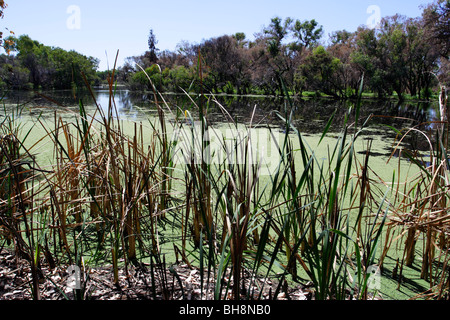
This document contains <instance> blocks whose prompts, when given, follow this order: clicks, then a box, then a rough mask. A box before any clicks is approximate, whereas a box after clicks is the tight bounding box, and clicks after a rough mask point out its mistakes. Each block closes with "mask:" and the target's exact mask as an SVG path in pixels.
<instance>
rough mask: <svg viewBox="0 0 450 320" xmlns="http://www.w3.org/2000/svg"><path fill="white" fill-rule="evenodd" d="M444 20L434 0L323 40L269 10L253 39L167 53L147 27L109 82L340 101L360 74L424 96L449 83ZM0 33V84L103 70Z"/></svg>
mask: <svg viewBox="0 0 450 320" xmlns="http://www.w3.org/2000/svg"><path fill="white" fill-rule="evenodd" d="M448 21H450V0H435V2H434V3H431V4H429V5H428V6H426V7H425V8H424V9H423V13H422V15H421V17H418V18H408V17H405V16H400V15H395V16H391V17H385V18H383V19H382V20H381V22H380V24H379V26H378V27H377V28H375V29H370V28H368V27H366V26H361V27H359V28H358V29H357V30H356V31H355V32H348V31H346V30H340V31H335V32H333V33H332V34H330V35H329V38H328V41H327V43H324V42H323V40H322V39H323V34H324V32H323V28H322V26H321V25H320V24H319V23H318V22H317V21H316V20H314V19H312V20H306V21H300V20H298V19H293V18H285V19H282V18H280V17H274V18H272V19H271V21H270V23H269V24H268V25H267V26H265V27H263V28H262V30H260V31H259V32H257V33H255V35H254V40H251V41H250V40H248V39H247V37H246V35H245V34H244V33H236V34H233V35H222V36H219V37H214V38H211V39H207V40H204V41H202V42H201V43H199V44H197V43H194V44H192V43H189V42H186V41H182V42H181V43H179V44H178V45H177V47H176V49H175V50H173V51H170V50H165V51H160V50H159V49H158V48H157V43H158V41H157V39H156V35H155V34H154V33H153V30H150V34H149V37H148V50H147V51H146V52H145V53H144V54H142V55H139V56H134V57H129V58H127V59H126V62H125V64H124V65H123V66H121V67H119V68H118V69H117V72H116V77H117V78H116V80H117V81H119V82H121V83H124V84H126V85H127V86H128V87H129V88H130V89H131V90H152V89H153V87H152V85H154V86H155V87H156V89H158V90H160V91H171V92H182V91H193V92H200V90H201V89H204V90H205V91H210V92H213V93H229V94H267V95H283V94H284V92H285V90H288V91H289V92H291V93H292V94H295V95H302V93H304V92H306V91H308V92H313V93H315V94H326V95H329V96H333V97H336V98H348V97H354V96H355V95H356V93H357V91H358V87H359V83H360V80H361V78H362V77H363V76H364V86H365V87H364V90H365V91H366V92H372V93H373V94H375V95H376V96H378V97H380V98H384V97H389V96H391V95H392V94H394V93H395V94H396V95H397V96H398V97H399V98H400V99H401V98H403V97H404V96H405V95H406V94H409V95H411V96H414V97H417V98H420V99H423V98H429V97H430V96H431V94H432V90H433V89H434V88H436V86H437V85H438V83H441V84H447V85H448V84H449V82H450V75H449V70H450V63H449V51H450V48H449V46H450V45H449V43H450V41H449V39H450V30H449V29H450V27H449V24H448ZM0 39H1V38H0ZM4 40H5V41H3V43H2V44H1V45H2V46H3V47H4V48H5V50H6V52H8V53H9V52H13V53H15V54H13V55H10V54H3V55H0V88H2V87H3V88H12V89H68V88H73V87H74V86H78V87H82V86H84V85H85V83H84V79H83V77H82V76H81V73H83V74H84V75H85V76H86V79H87V80H88V81H89V82H90V83H91V84H94V85H95V84H99V83H100V82H101V81H102V80H104V79H106V78H107V76H108V72H99V71H97V68H98V63H99V61H98V60H97V59H95V58H93V57H86V56H84V55H82V54H79V53H77V52H75V51H65V50H63V49H61V48H55V47H49V46H46V45H44V44H41V43H39V42H38V41H36V40H32V39H31V38H30V37H28V36H26V35H22V36H20V37H18V38H16V37H15V36H10V37H8V38H6V39H4ZM142 70H145V72H144V71H142ZM147 76H149V77H150V78H151V80H152V83H150V82H149V81H148V77H147ZM200 86H202V88H200Z"/></svg>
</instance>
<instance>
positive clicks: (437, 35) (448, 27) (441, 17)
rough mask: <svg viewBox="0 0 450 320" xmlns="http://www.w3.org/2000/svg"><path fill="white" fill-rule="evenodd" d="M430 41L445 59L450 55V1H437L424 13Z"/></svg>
mask: <svg viewBox="0 0 450 320" xmlns="http://www.w3.org/2000/svg"><path fill="white" fill-rule="evenodd" d="M422 17H423V19H424V22H425V27H426V28H427V31H428V40H430V41H431V42H432V43H434V44H435V45H437V46H438V48H439V52H440V53H441V55H442V56H443V57H445V58H446V59H449V54H450V23H449V21H450V0H436V1H435V2H434V3H432V4H430V5H429V6H428V7H427V8H425V10H424V11H423V14H422Z"/></svg>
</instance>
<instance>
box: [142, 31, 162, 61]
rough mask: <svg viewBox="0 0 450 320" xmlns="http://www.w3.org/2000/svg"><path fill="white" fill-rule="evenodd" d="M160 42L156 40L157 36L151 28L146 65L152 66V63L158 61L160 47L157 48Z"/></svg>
mask: <svg viewBox="0 0 450 320" xmlns="http://www.w3.org/2000/svg"><path fill="white" fill-rule="evenodd" d="M157 44H158V41H157V40H156V36H155V34H154V33H153V29H150V34H149V36H148V51H147V52H146V53H145V57H146V61H145V62H146V65H145V66H146V67H149V66H151V65H152V64H155V63H157V62H158V54H157V53H158V51H159V49H158V48H156V45H157Z"/></svg>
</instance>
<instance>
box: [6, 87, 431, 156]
mask: <svg viewBox="0 0 450 320" xmlns="http://www.w3.org/2000/svg"><path fill="white" fill-rule="evenodd" d="M93 95H94V97H95V101H96V102H97V104H98V105H99V106H100V108H101V110H103V111H104V112H107V110H108V107H109V105H110V104H111V105H113V106H115V108H114V110H117V114H118V116H119V118H121V119H126V120H132V121H145V120H146V119H148V118H149V117H152V116H154V115H155V114H156V104H155V101H154V100H155V98H154V96H153V94H151V93H137V92H130V91H128V90H117V91H116V93H115V95H114V99H113V100H111V101H110V97H109V91H108V90H96V91H94V92H93ZM46 97H48V98H50V99H48V98H46ZM157 98H158V101H159V102H160V105H162V106H163V107H165V104H164V102H163V101H166V102H167V106H168V107H170V109H171V112H172V113H173V114H174V115H178V116H180V117H184V110H191V111H192V115H194V116H195V115H196V114H197V112H196V111H194V110H196V109H197V108H195V104H198V103H199V97H198V96H195V95H191V96H190V97H188V96H186V95H184V94H179V95H164V96H163V97H157ZM214 99H217V101H214ZM80 101H82V103H83V105H84V106H85V107H86V111H87V113H88V114H91V115H92V114H94V112H95V110H96V107H95V105H94V99H93V98H92V96H91V94H90V93H89V92H84V93H82V94H78V95H74V94H73V92H72V91H70V90H69V91H52V92H44V93H42V94H41V95H39V94H37V93H33V92H10V93H8V94H7V95H6V98H5V99H4V100H3V101H2V102H3V103H4V105H5V106H6V107H7V108H6V109H7V110H8V108H12V107H16V106H24V108H26V110H29V113H30V114H32V115H36V114H42V115H43V116H45V115H46V114H48V115H51V116H53V114H54V111H55V110H57V112H60V113H67V112H68V113H70V112H74V113H78V108H79V103H80ZM218 104H220V105H222V106H223V107H224V108H225V109H226V111H227V113H228V114H227V115H225V113H224V112H223V110H222V109H221V108H220V107H219V106H218ZM293 104H294V110H292V111H293V112H292V122H293V124H294V125H295V127H296V128H297V129H298V130H299V131H300V132H302V133H304V134H306V135H308V134H318V133H321V132H322V131H323V129H324V127H325V125H326V123H327V122H328V120H329V118H330V116H331V115H332V113H333V112H335V111H336V114H335V117H334V120H333V123H332V126H331V128H330V132H338V131H340V130H341V129H342V123H343V121H344V118H345V117H346V116H347V115H348V109H349V107H350V106H353V107H354V105H355V103H354V102H348V101H335V100H328V99H317V98H313V99H293ZM205 107H207V108H208V119H209V121H210V122H211V123H218V122H229V121H230V117H231V118H232V119H233V120H234V121H236V122H240V123H250V121H252V125H253V126H259V125H267V124H269V125H273V126H279V128H280V130H283V126H282V124H283V122H282V121H281V120H280V117H279V116H278V115H277V114H280V115H282V116H285V115H286V113H287V114H288V115H289V114H290V112H291V108H290V106H289V105H288V103H287V100H285V99H281V98H278V99H277V98H268V97H255V96H251V97H249V96H245V97H242V96H214V97H213V96H208V99H207V100H206V101H205ZM436 110H437V103H426V102H418V103H409V102H408V103H398V102H396V101H376V100H363V103H362V107H361V116H360V120H359V124H361V123H362V122H363V121H364V120H365V119H367V117H369V115H371V114H372V115H375V117H374V118H373V119H372V120H371V122H370V125H371V127H372V129H373V130H372V131H370V133H368V134H380V135H383V134H386V132H387V131H389V130H390V129H388V127H387V126H384V125H389V126H392V127H394V128H397V129H402V128H410V127H413V126H416V125H419V124H423V125H421V126H420V127H418V128H419V129H421V130H430V129H433V124H430V123H429V122H430V121H434V120H436V116H437V114H436ZM3 112H4V111H3V110H2V111H1V112H0V114H1V113H3ZM25 113H26V112H25ZM114 115H115V112H114ZM352 121H354V112H352V113H351V114H350V115H349V122H348V123H352ZM382 124H383V125H382ZM390 133H391V134H392V130H390ZM416 136H417V137H415V136H414V135H411V137H409V140H408V141H407V142H408V143H409V144H412V145H411V146H412V147H413V148H414V149H416V148H417V149H422V148H424V146H422V145H421V144H423V141H422V140H421V138H420V137H419V135H416Z"/></svg>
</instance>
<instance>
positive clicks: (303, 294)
mask: <svg viewBox="0 0 450 320" xmlns="http://www.w3.org/2000/svg"><path fill="white" fill-rule="evenodd" d="M155 269H156V270H155ZM40 270H41V272H40V280H39V291H40V292H39V294H40V299H42V300H75V299H77V298H78V299H83V300H213V299H214V286H215V284H214V281H213V280H214V277H212V278H211V279H209V281H207V275H206V274H205V275H204V279H203V283H204V286H203V290H202V287H201V283H202V281H201V277H200V271H199V270H198V269H195V268H192V267H188V265H186V264H176V265H173V266H169V267H167V268H166V269H164V270H163V269H162V268H154V269H153V272H154V275H155V276H154V277H152V276H151V272H152V270H151V268H150V266H148V265H142V266H140V267H135V266H129V267H128V269H127V270H125V269H119V272H118V283H117V284H114V281H113V280H114V279H113V271H112V268H89V269H86V270H81V272H80V274H81V275H80V278H81V281H80V282H79V283H80V287H81V290H78V291H77V290H74V288H75V282H71V280H73V279H74V277H71V275H70V274H69V272H68V270H69V271H70V269H69V266H59V267H56V268H53V269H50V268H49V267H48V266H47V265H45V264H42V265H41V266H40ZM152 278H153V279H154V281H155V283H154V284H153V283H152ZM225 281H230V283H224V284H223V285H224V287H226V286H227V285H228V284H231V283H232V279H231V280H230V279H228V278H225ZM244 281H246V283H247V284H248V281H250V279H245V280H244ZM263 281H264V279H256V280H254V281H253V284H254V285H253V288H254V292H253V297H254V298H255V299H257V298H258V296H259V294H260V291H259V288H263V292H262V293H261V299H263V300H267V299H274V293H275V292H276V288H277V284H276V283H275V282H272V281H271V280H266V283H265V285H264V286H263ZM246 287H247V288H248V285H246ZM281 287H282V289H281V290H280V292H279V293H278V295H277V300H309V299H311V297H312V292H311V291H310V290H309V289H308V287H304V286H303V287H301V286H297V287H295V288H292V287H288V286H287V285H282V286H281ZM31 288H32V276H31V267H30V264H29V263H28V262H27V261H26V260H23V259H18V258H17V257H16V256H15V255H14V254H13V253H12V252H10V251H8V250H2V252H0V300H31V299H33V295H32V290H31ZM153 288H156V289H153ZM163 288H164V289H163ZM222 292H223V295H225V294H226V297H225V299H232V297H233V295H232V290H231V285H230V286H229V289H228V291H226V293H225V290H223V291H222ZM223 295H222V299H223V298H224V296H223ZM249 296H250V295H249V293H248V292H245V291H241V298H242V299H248V298H249Z"/></svg>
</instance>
